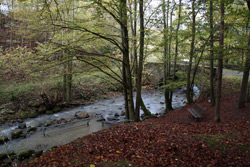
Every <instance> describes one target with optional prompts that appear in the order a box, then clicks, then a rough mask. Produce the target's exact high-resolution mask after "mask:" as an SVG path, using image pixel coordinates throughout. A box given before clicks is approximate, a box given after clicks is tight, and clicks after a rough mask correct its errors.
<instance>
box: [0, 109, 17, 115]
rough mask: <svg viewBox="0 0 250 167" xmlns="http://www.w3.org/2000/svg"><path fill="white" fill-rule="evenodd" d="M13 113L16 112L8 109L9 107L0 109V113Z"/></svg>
mask: <svg viewBox="0 0 250 167" xmlns="http://www.w3.org/2000/svg"><path fill="white" fill-rule="evenodd" d="M15 113H16V112H15V111H13V110H9V109H6V108H4V109H2V110H1V111H0V115H6V114H15Z"/></svg>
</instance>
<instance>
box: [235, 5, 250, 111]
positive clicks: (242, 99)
mask: <svg viewBox="0 0 250 167" xmlns="http://www.w3.org/2000/svg"><path fill="white" fill-rule="evenodd" d="M247 6H248V9H249V11H250V1H247ZM248 46H250V35H249V39H248ZM249 70H250V53H248V54H247V57H246V62H245V67H244V73H243V78H242V83H241V89H240V96H239V100H238V106H237V107H238V109H240V108H244V107H245V102H246V95H247V86H248V78H249Z"/></svg>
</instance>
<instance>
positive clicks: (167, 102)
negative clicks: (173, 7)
mask: <svg viewBox="0 0 250 167" xmlns="http://www.w3.org/2000/svg"><path fill="white" fill-rule="evenodd" d="M162 3H163V5H162V11H163V26H164V30H163V33H164V37H163V38H164V40H163V42H164V52H163V72H164V76H163V84H164V85H167V79H168V76H169V75H168V61H169V60H168V56H167V54H168V15H169V0H168V7H167V8H168V9H167V19H166V4H165V0H163V1H162ZM164 97H165V112H166V113H167V112H168V111H169V110H172V106H171V102H170V98H169V97H170V92H169V91H168V89H167V88H164Z"/></svg>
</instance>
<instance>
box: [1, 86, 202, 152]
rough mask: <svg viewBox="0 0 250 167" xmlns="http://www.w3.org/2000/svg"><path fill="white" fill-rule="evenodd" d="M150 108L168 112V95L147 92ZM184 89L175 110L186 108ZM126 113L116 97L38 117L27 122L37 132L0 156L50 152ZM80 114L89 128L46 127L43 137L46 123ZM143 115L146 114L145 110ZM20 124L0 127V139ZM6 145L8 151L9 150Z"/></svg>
mask: <svg viewBox="0 0 250 167" xmlns="http://www.w3.org/2000/svg"><path fill="white" fill-rule="evenodd" d="M194 92H195V96H197V95H198V94H199V90H198V88H197V87H195V89H194ZM142 97H143V100H144V103H145V105H146V107H147V108H148V109H149V110H150V111H151V113H152V114H157V113H158V114H163V113H164V96H163V92H162V91H160V90H147V91H144V92H143V94H142ZM185 99H186V98H185V96H184V89H178V90H176V91H175V92H174V94H173V103H172V104H173V108H175V109H176V108H180V107H182V106H184V105H185ZM122 111H124V99H123V96H119V97H115V98H112V99H107V100H101V101H99V102H96V103H94V104H90V105H86V106H79V107H76V108H73V109H68V110H65V111H61V112H59V113H55V114H52V115H41V116H39V117H37V118H32V119H27V120H25V121H24V123H26V125H27V127H37V129H38V130H37V131H35V132H32V133H30V134H28V136H27V137H26V138H22V139H14V140H11V141H9V142H7V145H4V144H2V145H0V153H3V152H6V150H13V151H15V152H16V153H18V152H21V151H24V150H28V149H32V150H48V149H50V148H52V147H54V146H59V145H63V144H66V143H69V142H71V141H73V140H75V139H77V138H79V137H82V136H85V135H87V134H90V133H93V132H96V131H99V130H102V129H105V128H108V127H110V126H112V125H111V124H106V123H105V124H103V123H102V122H98V121H97V120H98V117H100V116H101V117H103V118H104V119H107V118H110V117H112V118H113V117H114V115H115V114H120V113H121V112H122ZM76 112H84V113H88V114H89V115H90V116H91V119H90V120H89V126H87V120H82V121H77V122H69V123H66V124H61V125H55V126H50V127H47V128H46V133H45V134H46V135H45V136H44V135H43V130H42V129H43V127H42V125H44V124H45V123H46V122H48V121H52V120H55V119H56V120H60V119H62V118H64V119H70V118H74V117H75V114H76ZM141 113H143V112H142V111H141ZM119 119H120V120H123V119H124V116H120V117H119ZM17 128H18V127H17V125H11V126H8V125H4V126H2V127H1V128H0V136H1V135H2V136H8V137H10V135H11V133H12V132H13V131H14V130H15V129H17ZM6 146H7V147H8V148H6Z"/></svg>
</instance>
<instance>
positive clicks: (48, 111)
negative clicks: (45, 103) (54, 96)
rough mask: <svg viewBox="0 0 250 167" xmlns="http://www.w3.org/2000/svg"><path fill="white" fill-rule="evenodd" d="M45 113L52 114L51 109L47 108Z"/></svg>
mask: <svg viewBox="0 0 250 167" xmlns="http://www.w3.org/2000/svg"><path fill="white" fill-rule="evenodd" d="M45 113H46V114H53V111H50V110H47V111H46V112H45Z"/></svg>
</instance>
